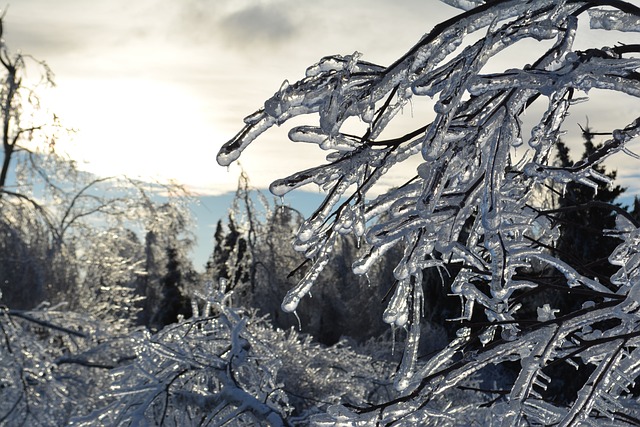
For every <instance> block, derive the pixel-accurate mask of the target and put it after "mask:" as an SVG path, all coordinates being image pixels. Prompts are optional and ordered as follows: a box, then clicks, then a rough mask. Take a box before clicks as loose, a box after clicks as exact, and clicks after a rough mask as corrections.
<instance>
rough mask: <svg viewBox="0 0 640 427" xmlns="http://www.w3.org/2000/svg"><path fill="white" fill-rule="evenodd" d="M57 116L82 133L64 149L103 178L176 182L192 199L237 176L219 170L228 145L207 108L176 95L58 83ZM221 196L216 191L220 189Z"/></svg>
mask: <svg viewBox="0 0 640 427" xmlns="http://www.w3.org/2000/svg"><path fill="white" fill-rule="evenodd" d="M54 92H55V93H54V94H52V100H51V101H52V102H51V104H52V109H53V111H54V112H55V113H56V114H57V115H58V116H60V117H61V119H62V120H63V124H64V125H65V126H67V127H71V128H74V129H77V132H76V133H75V136H74V137H73V138H72V139H71V141H67V142H66V143H65V142H63V143H62V144H59V145H61V147H60V148H61V149H62V150H63V151H64V152H66V153H68V154H69V156H70V157H71V158H73V159H75V160H77V161H78V162H79V164H80V166H81V167H82V168H83V169H86V170H89V171H91V172H94V173H96V174H99V175H119V174H126V175H128V176H131V177H136V178H145V179H157V180H160V181H165V180H170V179H171V180H175V181H177V182H179V183H182V184H186V185H187V186H188V187H189V188H191V189H193V190H194V191H200V192H208V193H216V192H219V191H223V190H222V187H224V188H228V187H229V185H228V184H229V183H230V184H231V185H232V186H233V185H234V184H235V180H236V177H235V174H230V173H226V171H225V170H224V169H222V168H219V167H218V166H217V164H216V163H215V156H216V152H217V149H218V148H219V145H220V144H219V143H216V142H217V141H218V140H220V141H221V138H223V137H222V136H221V135H219V134H218V133H217V132H216V129H215V126H214V124H213V123H210V122H209V123H208V122H207V120H206V118H205V116H206V115H205V113H204V111H203V109H204V106H203V105H202V103H201V101H199V100H198V99H196V98H195V97H193V96H190V94H189V93H188V92H186V91H183V90H181V89H180V88H179V87H173V86H170V85H168V84H166V83H161V82H154V81H145V80H80V79H75V80H71V81H66V82H61V83H59V84H58V87H57V88H56V90H55V91H54ZM218 188H219V189H218Z"/></svg>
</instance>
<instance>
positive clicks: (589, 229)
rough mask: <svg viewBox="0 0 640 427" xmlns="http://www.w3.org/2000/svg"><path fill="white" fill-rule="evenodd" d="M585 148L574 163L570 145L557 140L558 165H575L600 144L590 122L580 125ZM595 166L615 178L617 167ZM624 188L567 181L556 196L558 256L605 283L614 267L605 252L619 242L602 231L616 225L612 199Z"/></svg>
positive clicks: (618, 195)
mask: <svg viewBox="0 0 640 427" xmlns="http://www.w3.org/2000/svg"><path fill="white" fill-rule="evenodd" d="M581 129H582V136H583V138H584V152H583V153H582V157H581V159H580V161H578V162H577V163H574V162H572V161H571V159H570V158H569V149H568V148H567V146H566V145H565V144H564V142H562V141H558V145H557V147H558V153H557V159H558V162H559V165H560V167H563V168H572V167H576V166H578V165H579V164H581V163H582V162H584V161H585V160H586V159H588V158H589V156H591V155H592V154H593V153H594V152H596V151H597V150H599V149H601V148H602V144H599V143H596V142H595V141H594V137H595V136H596V135H598V133H595V132H593V131H592V129H591V128H590V127H589V124H588V123H587V125H586V126H585V127H584V128H582V127H581ZM594 169H595V170H596V171H597V172H599V173H601V174H603V175H606V176H607V177H609V178H611V179H612V180H615V178H616V171H607V170H606V168H605V167H604V166H603V165H597V166H595V167H594ZM624 191H625V189H624V188H622V187H621V186H620V185H615V186H607V185H604V184H602V183H601V184H600V185H599V186H598V188H597V189H595V188H592V187H589V186H586V185H582V184H579V183H575V182H570V183H568V184H566V186H565V188H563V189H562V194H561V195H560V197H559V198H558V214H557V216H556V218H557V220H558V221H559V222H560V231H561V234H560V239H559V240H558V242H557V244H556V252H557V256H558V258H559V259H561V260H563V261H566V262H569V263H570V264H571V265H574V266H575V267H576V269H577V270H578V271H580V272H581V273H582V274H585V275H588V276H590V277H597V278H598V280H600V281H601V282H602V283H608V282H609V277H610V276H611V275H612V274H613V273H615V271H617V268H616V267H615V266H612V265H611V264H610V263H609V261H608V256H609V254H611V252H612V251H613V250H614V249H615V247H616V246H617V245H618V244H619V243H620V242H619V240H618V239H616V238H614V237H611V236H608V235H607V234H606V233H604V232H603V231H605V230H612V229H614V228H615V218H616V212H615V211H613V210H611V206H618V207H619V206H620V204H619V203H615V201H616V200H617V199H618V197H620V195H621V194H622V193H623V192H624Z"/></svg>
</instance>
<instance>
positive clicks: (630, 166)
mask: <svg viewBox="0 0 640 427" xmlns="http://www.w3.org/2000/svg"><path fill="white" fill-rule="evenodd" d="M460 12H461V11H459V10H458V9H455V8H453V7H451V6H448V5H446V4H443V3H441V2H440V1H437V0H396V1H393V2H391V1H388V0H349V1H344V0H313V1H311V0H179V1H176V0H171V1H169V0H136V1H135V2H132V1H130V0H93V1H91V2H88V1H86V0H57V1H55V2H54V1H51V0H17V1H15V2H12V3H9V6H8V10H7V11H6V15H5V19H4V34H3V37H4V39H5V41H6V43H7V45H8V46H9V48H10V49H12V50H14V51H20V52H22V53H24V54H30V55H32V56H33V57H35V58H37V59H39V60H44V61H46V62H47V64H48V65H49V67H50V68H51V69H52V71H53V72H54V74H55V81H56V83H57V86H56V88H55V89H54V90H52V91H48V92H47V95H46V97H45V105H46V106H47V107H49V108H51V109H52V110H53V111H55V112H56V114H57V115H58V116H59V117H60V118H61V119H62V120H63V123H64V124H65V125H66V126H69V127H73V128H74V129H77V132H76V133H75V134H74V137H73V140H72V141H71V142H69V143H66V144H63V143H59V147H60V148H61V149H64V150H65V151H67V152H68V153H69V154H70V155H71V156H72V157H74V158H75V159H77V160H79V161H81V166H82V167H84V168H87V169H88V170H90V171H92V172H96V173H98V174H101V175H118V174H127V175H129V176H132V177H139V178H143V179H144V178H150V179H159V180H167V179H173V180H175V181H177V182H179V183H182V184H184V185H186V186H187V187H188V188H189V189H190V190H192V191H193V192H195V193H196V194H199V195H203V196H217V195H222V194H227V193H228V192H230V191H233V190H234V189H235V188H236V184H237V177H238V173H239V170H240V168H239V167H238V166H237V165H234V166H232V167H230V168H224V167H220V166H218V164H217V163H216V161H215V158H216V154H217V151H218V149H219V148H220V146H221V145H222V144H223V143H224V142H226V141H227V140H229V139H230V138H232V137H233V136H234V135H235V134H236V133H237V132H238V131H239V130H240V129H241V128H242V125H243V123H242V119H243V118H244V117H245V116H247V115H249V114H251V113H253V112H254V111H255V110H257V109H258V108H260V107H261V106H262V105H263V103H264V101H265V100H266V99H268V98H269V97H270V96H271V95H273V93H274V92H276V91H277V90H278V88H279V87H280V86H281V84H282V82H283V81H284V80H285V79H287V80H289V81H292V82H293V81H297V80H299V79H301V78H302V77H304V71H305V69H306V68H307V67H308V66H310V65H312V64H314V63H315V62H317V61H318V60H319V59H320V58H321V57H323V56H327V55H332V54H342V55H347V54H351V53H353V52H355V51H358V52H361V53H362V54H363V59H364V60H366V61H369V62H374V63H377V64H381V65H388V64H390V63H392V62H393V61H394V60H395V59H397V58H398V57H399V56H401V55H402V54H403V53H404V52H406V51H407V50H408V49H409V48H410V47H411V46H413V44H415V43H416V42H417V41H418V40H419V38H420V37H421V36H422V35H423V34H425V33H427V32H428V31H429V30H431V29H432V28H433V26H434V25H436V24H437V23H438V22H441V21H443V20H445V19H448V18H450V17H452V16H455V15H456V14H458V13H460ZM595 37H597V38H598V40H597V43H595V45H596V46H599V45H600V44H604V43H605V41H606V37H604V36H603V35H602V34H598V35H596V36H595ZM615 37H618V35H615ZM599 38H602V40H600V39H599ZM594 40H595V39H592V40H590V41H594ZM613 41H614V42H615V40H613ZM522 53H526V52H522ZM523 61H524V59H523ZM524 63H526V62H524ZM519 64H520V62H518V60H516V66H517V65H519ZM505 67H506V68H509V67H513V64H511V65H509V64H506V63H505ZM591 95H593V96H598V94H591ZM599 105H600V106H601V109H600V111H597V112H595V113H594V112H589V111H584V112H581V111H580V110H577V111H576V114H575V117H574V118H570V119H569V121H570V122H571V124H570V125H573V126H576V127H577V124H578V123H583V124H584V122H585V118H586V115H587V114H589V120H590V125H591V126H592V127H593V128H594V129H595V130H598V129H605V128H606V129H608V127H609V123H610V121H612V120H615V119H617V118H619V116H620V115H621V113H624V114H625V115H635V116H634V117H637V116H640V108H639V106H638V103H637V102H635V103H629V101H628V99H611V98H607V97H604V98H603V100H602V101H601V102H600V104H599ZM621 106H622V107H621ZM416 108H417V107H416ZM621 110H624V111H621ZM419 113H420V112H419V111H413V110H412V111H411V115H418V114H419ZM624 124H626V123H624ZM414 128H415V126H412V128H411V129H414ZM286 131H287V128H284V129H273V130H270V131H269V132H267V134H265V135H263V136H262V137H261V138H260V139H259V140H258V141H256V142H255V143H254V144H253V145H252V146H250V147H249V148H248V149H247V150H246V151H245V153H244V154H243V156H242V157H241V158H240V162H241V165H242V168H244V170H246V171H247V173H248V175H249V178H250V180H251V184H252V185H253V186H255V187H259V188H266V187H267V186H268V185H269V184H270V183H271V182H272V181H274V180H275V179H277V178H282V177H284V176H287V175H289V174H291V173H294V172H296V171H298V170H301V169H304V168H308V167H311V166H315V165H317V164H319V163H322V162H323V160H324V154H323V153H322V152H320V150H317V148H316V147H314V146H310V145H305V144H293V143H290V142H288V141H287V138H286ZM636 145H638V144H636ZM632 148H633V147H632ZM639 148H640V147H639ZM636 151H640V150H636ZM615 167H616V168H617V169H618V175H619V177H620V180H621V182H622V184H623V185H626V186H627V187H630V189H631V192H632V193H635V192H639V193H640V179H639V178H640V174H638V172H637V169H638V168H637V163H634V161H632V160H631V159H630V158H628V157H619V158H617V159H615ZM413 172H414V171H412V173H413ZM391 181H392V180H391ZM391 181H390V182H391ZM309 190H311V191H315V192H316V194H317V189H315V188H309ZM303 199H304V198H301V199H300V200H303ZM218 208H219V207H217V206H216V207H212V208H207V209H208V210H207V209H205V211H208V212H211V218H210V219H209V221H208V225H207V226H208V227H210V226H211V222H212V220H213V219H215V220H217V218H215V217H219V216H220V215H221V214H220V211H219V210H217V209H218ZM214 211H215V212H214ZM213 222H215V221H213Z"/></svg>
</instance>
